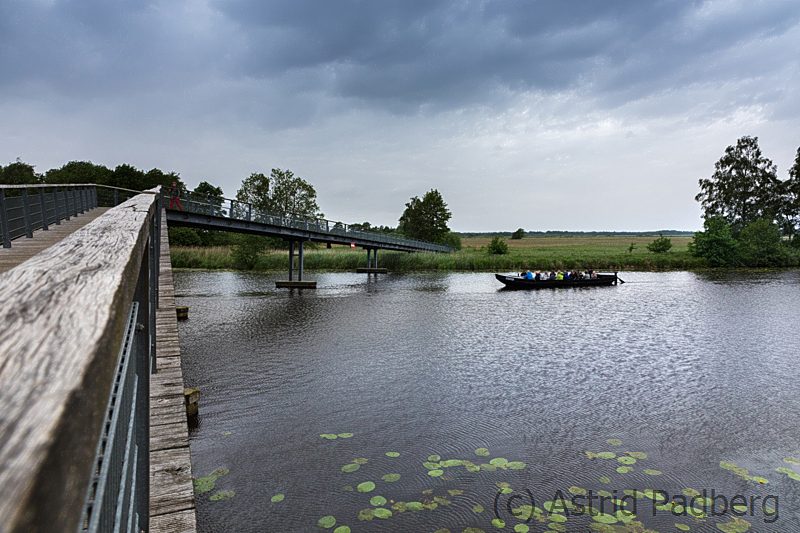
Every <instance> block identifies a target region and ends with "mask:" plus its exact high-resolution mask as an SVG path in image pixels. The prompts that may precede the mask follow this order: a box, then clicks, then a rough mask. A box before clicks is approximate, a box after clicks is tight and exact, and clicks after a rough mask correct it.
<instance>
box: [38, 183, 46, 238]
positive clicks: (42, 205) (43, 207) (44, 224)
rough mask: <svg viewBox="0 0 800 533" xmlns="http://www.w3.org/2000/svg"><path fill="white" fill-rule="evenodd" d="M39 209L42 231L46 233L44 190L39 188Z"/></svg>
mask: <svg viewBox="0 0 800 533" xmlns="http://www.w3.org/2000/svg"><path fill="white" fill-rule="evenodd" d="M39 207H40V209H41V211H42V231H47V230H48V228H47V208H46V207H45V203H44V188H41V187H40V188H39Z"/></svg>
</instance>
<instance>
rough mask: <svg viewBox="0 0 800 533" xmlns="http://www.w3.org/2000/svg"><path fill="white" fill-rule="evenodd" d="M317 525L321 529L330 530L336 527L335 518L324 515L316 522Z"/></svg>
mask: <svg viewBox="0 0 800 533" xmlns="http://www.w3.org/2000/svg"><path fill="white" fill-rule="evenodd" d="M317 525H318V526H319V527H321V528H323V529H330V528H332V527H333V526H335V525H336V517H334V516H332V515H325V516H323V517H322V518H320V519H319V520H317Z"/></svg>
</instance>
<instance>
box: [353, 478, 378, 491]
mask: <svg viewBox="0 0 800 533" xmlns="http://www.w3.org/2000/svg"><path fill="white" fill-rule="evenodd" d="M356 490H357V491H358V492H372V491H373V490H375V483H373V482H372V481H364V482H363V483H359V484H358V485H356Z"/></svg>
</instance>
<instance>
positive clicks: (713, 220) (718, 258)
mask: <svg viewBox="0 0 800 533" xmlns="http://www.w3.org/2000/svg"><path fill="white" fill-rule="evenodd" d="M703 228H704V231H698V232H696V233H695V234H694V239H693V240H692V242H691V243H689V252H690V253H691V254H692V255H694V256H695V257H703V258H705V260H706V261H708V264H709V265H711V266H714V267H720V266H734V265H737V264H739V263H740V260H739V250H738V243H737V242H736V239H734V238H733V232H732V231H731V226H730V224H728V222H727V221H726V220H725V219H724V218H722V217H710V218H707V219H706V220H705V222H704V223H703Z"/></svg>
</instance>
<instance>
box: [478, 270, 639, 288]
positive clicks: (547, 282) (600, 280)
mask: <svg viewBox="0 0 800 533" xmlns="http://www.w3.org/2000/svg"><path fill="white" fill-rule="evenodd" d="M494 277H495V278H497V281H499V282H500V283H502V284H503V285H505V286H506V288H508V289H522V290H533V289H564V288H568V287H608V286H610V285H616V284H617V283H625V282H624V281H622V280H621V279H619V276H617V273H616V272H614V273H613V274H598V275H597V277H596V278H586V279H563V280H556V279H543V280H538V281H536V280H530V279H525V278H523V277H521V276H508V275H505V274H495V275H494Z"/></svg>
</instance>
